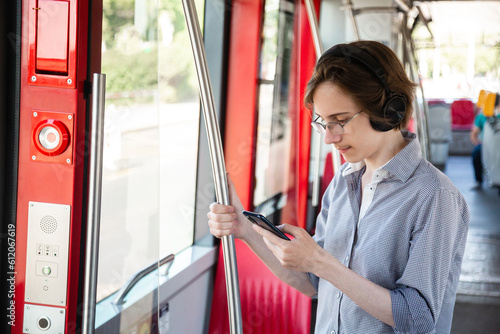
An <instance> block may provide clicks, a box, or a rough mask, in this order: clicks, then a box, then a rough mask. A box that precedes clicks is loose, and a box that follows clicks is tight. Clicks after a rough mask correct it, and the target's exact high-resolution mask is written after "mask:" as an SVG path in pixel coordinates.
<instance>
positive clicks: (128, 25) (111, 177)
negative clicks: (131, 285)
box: [97, 0, 159, 301]
mask: <svg viewBox="0 0 500 334" xmlns="http://www.w3.org/2000/svg"><path fill="white" fill-rule="evenodd" d="M156 13H157V11H156V2H153V1H145V0H143V1H139V0H138V1H135V2H134V1H131V0H105V1H104V15H103V44H102V72H103V73H105V74H106V101H105V104H106V113H105V122H104V152H103V187H102V203H101V207H102V208H101V235H100V247H99V268H98V286H97V300H98V301H99V300H101V299H102V298H104V297H106V296H108V295H110V294H111V293H113V292H115V291H116V290H118V289H119V288H120V287H121V286H122V285H123V284H124V283H125V282H126V281H127V280H128V279H129V278H130V277H131V276H132V275H133V274H134V273H135V272H137V271H139V270H141V269H142V268H144V267H146V266H148V265H150V264H151V263H153V262H154V261H156V260H157V259H158V249H159V247H158V244H159V242H158V229H159V225H158V221H159V201H158V191H159V187H158V183H159V168H158V166H159V163H158V161H159V157H158V152H159V147H158V142H159V141H158V137H159V133H158V95H159V94H158V52H157V49H158V43H157V36H156V35H157V34H156V31H157V29H156V21H157V17H156Z"/></svg>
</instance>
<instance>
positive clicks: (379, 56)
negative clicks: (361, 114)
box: [304, 41, 416, 129]
mask: <svg viewBox="0 0 500 334" xmlns="http://www.w3.org/2000/svg"><path fill="white" fill-rule="evenodd" d="M349 44H350V45H353V46H355V47H357V48H359V49H361V50H362V51H364V52H366V53H368V54H369V55H370V56H372V57H373V58H374V59H375V60H376V61H377V62H378V63H379V65H380V66H381V67H382V69H383V70H384V72H385V79H386V81H387V83H388V85H389V87H390V90H391V91H392V93H393V94H398V95H402V96H403V97H404V98H405V99H406V114H405V116H404V118H403V120H402V121H401V123H400V124H399V125H398V126H397V127H396V128H397V129H401V128H405V127H406V125H407V124H408V121H409V120H410V118H411V114H412V111H413V107H412V106H413V99H414V95H415V87H416V84H415V83H413V82H412V81H411V80H410V79H409V78H408V76H407V75H406V72H405V70H404V68H403V64H401V62H400V61H399V59H398V57H397V56H396V54H395V53H394V52H393V51H392V50H391V49H390V48H388V47H387V46H385V45H384V44H382V43H379V42H375V41H357V42H352V43H349ZM324 82H330V83H332V84H335V85H337V86H338V87H339V88H341V89H342V90H343V91H344V92H345V93H346V94H348V95H350V96H351V97H352V98H353V99H354V100H355V101H356V103H357V104H358V105H359V106H360V107H362V108H363V110H364V111H365V112H366V113H367V114H368V115H369V117H370V120H371V121H374V122H378V123H388V121H387V119H385V118H384V117H383V113H382V108H383V106H384V103H385V101H386V100H387V99H388V98H389V96H387V94H386V91H385V89H384V85H383V84H382V82H381V80H380V79H379V78H377V77H376V75H375V74H374V73H373V72H372V71H370V70H369V69H368V68H366V67H365V66H364V65H362V64H360V63H359V62H357V61H352V60H351V59H348V58H347V57H346V58H344V57H339V56H335V55H329V54H328V52H326V53H325V55H324V56H323V57H321V59H320V60H319V62H318V64H316V67H315V68H314V72H313V75H312V77H311V79H310V80H309V83H308V84H307V87H306V92H305V96H304V104H305V105H306V107H307V108H309V109H313V106H314V101H313V95H314V92H315V90H316V88H317V87H318V86H319V85H320V84H322V83H324Z"/></svg>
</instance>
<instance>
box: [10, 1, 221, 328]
mask: <svg viewBox="0 0 500 334" xmlns="http://www.w3.org/2000/svg"><path fill="white" fill-rule="evenodd" d="M196 5H197V8H198V13H199V16H200V21H201V22H203V19H204V17H205V3H204V1H196ZM19 6H20V8H21V6H22V14H21V15H20V16H19V18H18V24H19V26H20V27H21V32H22V34H19V35H16V36H14V40H16V38H17V39H18V40H19V43H20V50H21V54H20V57H19V61H20V122H19V138H20V142H19V163H18V165H19V177H18V185H17V193H18V196H17V217H16V221H17V225H16V226H15V236H16V247H15V250H16V262H15V268H14V267H13V268H12V270H11V271H12V272H13V273H15V275H16V277H15V296H14V299H13V300H12V304H13V305H15V306H14V311H13V313H14V314H15V321H13V323H12V327H11V332H12V333H16V334H17V333H74V332H79V331H80V330H81V327H82V325H81V324H82V321H84V319H85V315H86V313H85V311H87V310H84V309H83V308H84V305H83V300H84V293H85V290H84V282H85V277H86V275H88V270H87V269H86V268H85V254H86V250H87V248H88V247H91V245H90V244H87V243H86V226H87V218H88V216H90V215H91V214H92V213H87V211H86V210H87V206H88V199H89V196H92V194H89V193H88V182H89V180H88V175H89V174H90V171H89V168H90V166H89V151H88V150H89V146H90V144H91V143H90V138H91V135H92V134H91V133H90V124H91V120H92V116H91V115H92V105H91V101H92V98H94V97H95V96H93V94H92V90H91V87H92V74H93V73H105V74H106V93H105V95H103V96H100V98H101V99H103V101H104V102H105V110H106V111H105V118H104V123H103V124H102V126H103V129H104V130H103V133H104V139H103V159H102V166H99V167H100V168H101V169H102V191H101V193H100V195H101V212H100V235H99V236H98V240H99V242H98V244H99V248H98V249H99V252H98V262H97V269H98V274H97V287H96V290H95V293H96V299H97V302H96V305H90V310H89V311H90V312H95V330H96V332H97V333H180V332H184V333H189V332H190V333H201V332H203V331H204V328H205V327H207V326H208V323H207V321H206V320H205V319H207V318H208V317H207V314H206V313H207V312H208V310H207V308H208V305H210V302H209V300H208V298H209V291H210V282H211V281H212V276H211V275H212V273H211V268H212V266H213V265H214V262H215V248H214V245H213V238H212V237H210V236H209V232H208V228H207V227H206V216H205V213H206V212H207V210H208V205H209V204H210V203H211V202H213V201H214V198H213V197H214V196H213V194H214V191H213V181H211V171H210V170H209V169H207V168H204V166H209V162H207V157H206V156H204V153H205V152H202V151H203V147H206V146H207V144H206V138H205V139H203V138H204V137H203V136H205V134H204V133H202V135H200V102H199V100H198V89H197V83H196V76H195V70H194V64H193V61H192V55H191V48H190V45H189V39H188V37H187V30H186V26H185V21H184V14H183V11H182V6H181V2H180V1H178V0H160V1H156V0H154V1H153V0H135V1H133V0H104V1H102V0H101V1H99V0H96V1H90V2H88V1H82V0H20V1H19ZM206 8H207V9H206V10H207V11H210V12H211V13H212V14H211V15H212V16H211V17H212V18H214V17H217V16H220V15H222V16H224V15H225V14H224V8H219V7H217V6H215V5H214V4H210V5H207V6H206ZM214 13H215V14H214ZM218 21H219V23H218V24H217V25H215V26H217V27H219V26H220V27H221V29H222V27H223V26H224V19H222V20H218ZM216 33H217V32H216ZM220 35H223V34H222V33H221V34H220ZM215 44H216V45H218V44H217V43H215ZM205 137H206V136H205ZM200 147H201V148H202V149H200ZM200 166H201V168H200ZM200 212H203V219H199V216H200V214H199V213H200ZM196 224H199V225H196ZM92 247H97V244H96V245H92ZM96 249H97V248H96ZM173 258H175V259H174V260H172V259H173ZM186 310H189V312H190V315H189V317H188V318H187V315H186ZM189 319H192V320H189ZM186 320H189V321H186ZM89 325H91V326H94V325H93V324H89Z"/></svg>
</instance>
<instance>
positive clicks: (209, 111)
mask: <svg viewBox="0 0 500 334" xmlns="http://www.w3.org/2000/svg"><path fill="white" fill-rule="evenodd" d="M182 6H183V9H184V16H185V19H186V24H187V28H188V32H189V39H190V42H191V49H192V51H193V57H194V62H195V67H196V74H197V77H198V85H199V88H200V96H201V101H202V105H203V113H204V116H205V126H206V129H207V136H208V144H209V148H210V158H211V159H210V160H211V162H212V170H213V174H214V181H215V182H214V183H215V194H216V197H217V202H219V203H221V204H224V205H230V198H229V188H228V183H227V176H226V167H225V163H224V152H223V150H222V140H221V137H220V131H219V125H218V122H217V114H216V112H215V103H214V97H213V93H212V85H211V82H210V76H209V74H208V66H207V57H206V55H205V47H204V45H203V38H202V35H201V30H200V23H199V22H198V16H197V14H196V7H195V5H194V3H193V1H192V0H182ZM221 239H222V254H223V258H224V272H225V276H226V289H227V297H228V309H229V325H230V326H229V327H230V330H231V333H233V334H235V333H238V334H241V333H243V324H242V318H241V304H240V289H239V281H238V267H237V264H236V250H235V246H234V236H232V235H227V236H223V237H222V238H221Z"/></svg>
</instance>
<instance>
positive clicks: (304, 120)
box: [296, 0, 321, 228]
mask: <svg viewBox="0 0 500 334" xmlns="http://www.w3.org/2000/svg"><path fill="white" fill-rule="evenodd" d="M299 2H300V11H299V13H300V24H299V29H300V32H299V36H298V38H297V40H298V41H300V44H299V45H297V47H298V50H299V52H300V54H299V61H298V66H299V70H298V72H299V76H298V81H299V92H300V93H299V94H297V95H298V96H300V98H299V100H298V101H297V102H298V103H299V108H300V112H299V129H298V132H299V138H300V140H299V144H298V167H297V169H298V173H297V181H296V185H297V193H298V201H297V202H298V203H297V207H298V214H297V216H298V222H299V226H300V227H302V228H305V227H306V224H307V196H308V192H309V159H310V156H311V121H312V119H311V111H310V110H309V109H307V108H306V107H305V106H304V103H303V100H304V93H305V90H306V86H307V83H308V82H309V79H310V78H311V75H312V73H313V70H314V66H315V65H316V52H315V51H314V42H313V39H312V34H311V28H310V25H309V20H308V18H307V11H306V7H305V4H304V1H302V0H299ZM320 3H321V1H320V0H315V1H314V6H315V8H316V16H317V17H318V18H319V11H320Z"/></svg>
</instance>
